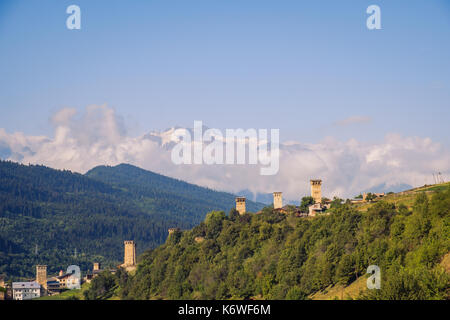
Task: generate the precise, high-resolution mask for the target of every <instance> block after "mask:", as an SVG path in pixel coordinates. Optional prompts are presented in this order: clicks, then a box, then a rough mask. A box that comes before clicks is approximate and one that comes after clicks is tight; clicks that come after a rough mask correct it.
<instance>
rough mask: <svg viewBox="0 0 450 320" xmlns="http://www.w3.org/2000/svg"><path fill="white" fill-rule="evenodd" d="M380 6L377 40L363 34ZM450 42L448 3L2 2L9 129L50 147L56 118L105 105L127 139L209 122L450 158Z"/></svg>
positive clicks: (0, 50)
mask: <svg viewBox="0 0 450 320" xmlns="http://www.w3.org/2000/svg"><path fill="white" fill-rule="evenodd" d="M71 4H77V5H79V6H80V7H81V14H82V29H81V30H68V29H67V28H66V26H65V21H66V18H67V16H68V14H66V12H65V11H66V8H67V6H69V5H71ZM371 4H377V5H379V6H380V8H381V19H382V22H381V23H382V30H372V31H371V30H368V29H367V28H366V18H367V16H368V15H367V14H366V12H365V11H366V8H367V7H368V6H369V5H371ZM449 39H450V2H449V1H445V0H435V1H413V0H409V1H400V0H398V1H380V0H371V1H363V0H360V1H355V0H352V1H351V0H343V1H298V0H296V1H285V0H280V1H264V0H258V1H256V0H255V1H253V0H240V1H235V0H227V1H225V0H220V1H211V0H208V1H200V0H189V1H186V0H183V1H181V0H180V1H136V0H134V1H99V0H97V1H91V0H90V1H81V0H71V1H62V0H52V1H50V0H40V1H21V0H14V1H8V0H2V1H1V2H0V43H1V44H0V112H1V116H0V128H4V129H5V130H6V131H7V132H9V133H13V132H16V131H22V132H24V133H25V134H29V135H48V136H51V135H53V131H52V127H51V124H50V120H49V119H50V118H51V116H52V115H53V114H54V113H55V112H57V111H58V110H60V109H61V108H64V107H71V108H76V109H78V110H80V111H81V110H83V109H84V108H85V107H86V106H87V105H92V104H96V105H102V104H107V105H108V106H109V107H112V108H114V109H115V110H116V112H117V114H119V115H121V116H123V118H124V120H125V123H126V124H127V129H128V131H129V134H131V135H138V134H142V133H144V132H147V131H149V130H154V129H159V130H163V129H165V128H168V127H172V126H175V125H179V126H187V127H191V126H192V125H193V121H194V120H202V121H203V123H204V124H206V125H207V126H209V127H215V128H220V129H224V128H239V127H242V128H279V129H280V137H281V140H284V141H286V140H297V141H301V142H308V143H316V142H318V141H320V140H321V139H323V138H325V137H327V136H333V137H336V138H337V139H339V140H346V139H350V138H357V139H358V140H362V141H378V140H380V139H383V137H384V136H385V135H386V134H388V133H392V132H394V133H399V134H401V135H404V136H419V137H430V138H431V139H432V140H433V141H436V142H440V143H442V144H444V145H446V146H450V136H449V134H448V133H449V120H450V41H449ZM346 119H347V120H346ZM348 119H350V120H348ZM352 119H353V120H352Z"/></svg>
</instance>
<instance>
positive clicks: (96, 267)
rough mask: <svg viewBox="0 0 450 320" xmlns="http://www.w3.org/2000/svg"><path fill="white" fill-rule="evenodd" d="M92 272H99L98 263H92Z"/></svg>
mask: <svg viewBox="0 0 450 320" xmlns="http://www.w3.org/2000/svg"><path fill="white" fill-rule="evenodd" d="M92 270H93V271H98V270H100V263H99V262H94V266H93V269H92Z"/></svg>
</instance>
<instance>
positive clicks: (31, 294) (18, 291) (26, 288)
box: [12, 281, 41, 300]
mask: <svg viewBox="0 0 450 320" xmlns="http://www.w3.org/2000/svg"><path fill="white" fill-rule="evenodd" d="M12 291H13V299H14V300H31V299H34V298H39V297H40V296H41V285H40V284H39V283H37V282H36V281H33V282H13V283H12Z"/></svg>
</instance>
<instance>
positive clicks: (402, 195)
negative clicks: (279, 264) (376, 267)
mask: <svg viewBox="0 0 450 320" xmlns="http://www.w3.org/2000/svg"><path fill="white" fill-rule="evenodd" d="M449 188H450V182H447V183H443V184H437V185H432V186H423V187H419V188H414V189H411V190H407V191H404V192H399V193H394V194H390V195H387V196H386V197H384V198H383V200H384V201H387V202H389V203H394V204H395V205H400V204H404V205H406V206H407V207H408V208H409V209H411V207H412V205H413V203H414V199H415V197H416V195H417V193H418V192H426V193H427V195H428V197H429V198H430V197H431V194H432V193H433V192H436V191H437V190H441V191H442V190H445V189H449ZM373 205H374V203H364V204H361V205H359V207H358V209H359V210H361V211H367V210H368V209H369V208H370V207H371V206H373ZM441 265H442V266H443V267H444V269H445V270H446V272H448V273H450V252H449V253H447V254H446V255H445V256H444V257H443V258H442V262H441ZM366 280H367V277H366V276H365V277H360V278H359V279H357V280H355V281H354V282H352V283H350V284H349V285H348V286H343V285H336V286H334V287H329V288H327V289H326V290H324V291H321V292H317V293H315V294H314V295H311V296H310V298H311V299H313V300H333V299H349V298H356V297H357V296H358V295H359V293H360V292H361V291H364V290H367V288H366Z"/></svg>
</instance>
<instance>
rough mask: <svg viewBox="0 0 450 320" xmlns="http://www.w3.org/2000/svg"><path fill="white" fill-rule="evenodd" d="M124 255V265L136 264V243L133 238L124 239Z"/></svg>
mask: <svg viewBox="0 0 450 320" xmlns="http://www.w3.org/2000/svg"><path fill="white" fill-rule="evenodd" d="M124 244H125V256H124V258H123V266H124V267H132V266H135V265H136V244H135V243H134V241H133V240H126V241H124Z"/></svg>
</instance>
